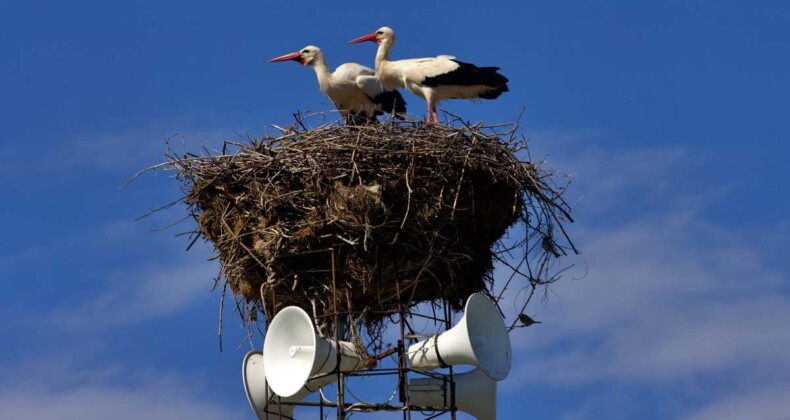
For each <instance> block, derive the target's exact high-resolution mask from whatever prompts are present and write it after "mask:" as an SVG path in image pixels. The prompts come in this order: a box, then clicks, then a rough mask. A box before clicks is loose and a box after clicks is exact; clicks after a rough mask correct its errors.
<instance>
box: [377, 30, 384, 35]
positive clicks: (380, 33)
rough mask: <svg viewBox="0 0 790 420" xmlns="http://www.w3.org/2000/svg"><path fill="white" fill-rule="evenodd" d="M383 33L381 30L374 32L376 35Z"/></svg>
mask: <svg viewBox="0 0 790 420" xmlns="http://www.w3.org/2000/svg"><path fill="white" fill-rule="evenodd" d="M383 34H384V32H381V31H378V32H376V35H383Z"/></svg>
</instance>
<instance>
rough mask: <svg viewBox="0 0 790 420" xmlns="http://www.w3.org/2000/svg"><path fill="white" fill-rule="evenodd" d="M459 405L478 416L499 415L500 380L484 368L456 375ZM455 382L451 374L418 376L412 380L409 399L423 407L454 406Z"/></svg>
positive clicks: (490, 417) (491, 417)
mask: <svg viewBox="0 0 790 420" xmlns="http://www.w3.org/2000/svg"><path fill="white" fill-rule="evenodd" d="M453 382H455V406H456V408H458V409H459V410H461V411H463V412H466V413H469V414H471V415H473V416H475V417H477V418H478V420H495V419H496V381H495V380H493V379H491V378H489V377H488V375H486V374H485V372H483V370H482V369H479V368H476V369H474V370H472V371H469V372H466V373H459V374H457V375H453ZM451 390H452V382H450V377H449V376H446V377H444V378H443V379H439V378H417V379H412V380H410V381H409V400H410V402H411V404H412V405H416V406H419V407H431V408H444V409H447V410H449V409H450V408H451V407H452V391H451Z"/></svg>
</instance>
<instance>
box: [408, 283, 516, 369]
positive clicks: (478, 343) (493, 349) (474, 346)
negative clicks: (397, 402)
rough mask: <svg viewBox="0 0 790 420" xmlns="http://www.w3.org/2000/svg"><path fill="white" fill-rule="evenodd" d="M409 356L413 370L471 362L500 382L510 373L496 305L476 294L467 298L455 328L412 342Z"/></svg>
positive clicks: (507, 346)
mask: <svg viewBox="0 0 790 420" xmlns="http://www.w3.org/2000/svg"><path fill="white" fill-rule="evenodd" d="M408 357H409V364H410V366H411V367H412V368H413V369H416V370H430V369H437V368H442V367H447V366H454V365H474V366H477V367H479V368H480V369H482V371H483V372H484V373H485V374H486V375H488V377H490V378H491V379H494V380H496V381H501V380H503V379H505V378H506V377H507V375H508V373H510V362H511V349H510V337H509V336H508V333H507V327H505V320H504V319H502V316H501V315H500V314H499V310H498V309H497V307H496V304H495V303H494V302H493V301H492V300H491V299H489V298H488V297H486V296H485V295H483V294H480V293H475V294H473V295H472V296H469V299H468V300H467V301H466V308H465V309H464V316H463V318H461V321H459V322H458V324H456V325H455V327H453V328H451V329H450V330H448V331H445V332H443V333H441V334H437V335H435V336H433V337H431V338H429V339H427V340H423V341H420V342H419V343H416V344H412V345H411V346H409V351H408Z"/></svg>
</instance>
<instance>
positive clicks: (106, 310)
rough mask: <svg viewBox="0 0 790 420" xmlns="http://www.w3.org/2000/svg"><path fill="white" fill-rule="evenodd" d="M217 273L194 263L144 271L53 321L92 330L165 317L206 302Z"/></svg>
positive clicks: (127, 276) (213, 268)
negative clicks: (203, 300) (202, 301)
mask: <svg viewBox="0 0 790 420" xmlns="http://www.w3.org/2000/svg"><path fill="white" fill-rule="evenodd" d="M216 273H217V267H216V265H214V263H209V262H202V263H198V262H195V261H188V262H182V263H181V264H180V265H175V266H172V267H167V268H157V267H150V268H145V269H141V270H139V271H136V272H133V273H127V274H125V275H123V276H121V278H120V279H115V280H116V281H114V282H113V285H112V286H111V287H109V288H108V289H106V290H105V291H104V292H102V293H100V294H99V295H98V296H96V297H94V298H93V299H91V300H90V301H88V302H84V303H82V304H80V305H77V306H72V307H68V308H64V309H62V310H60V311H58V312H56V313H55V314H54V315H53V316H52V318H51V319H52V322H53V323H54V324H55V325H57V326H59V327H66V328H72V329H92V328H102V327H110V326H120V325H128V324H133V323H137V322H140V321H145V320H148V319H154V318H159V317H166V316H169V315H173V314H175V313H178V312H181V311H183V310H185V309H187V308H189V307H190V306H191V305H193V304H195V303H197V302H198V301H200V300H202V299H205V298H207V297H208V296H209V295H210V293H211V286H212V285H213V283H212V278H213V277H214V276H216ZM214 297H215V296H212V298H214Z"/></svg>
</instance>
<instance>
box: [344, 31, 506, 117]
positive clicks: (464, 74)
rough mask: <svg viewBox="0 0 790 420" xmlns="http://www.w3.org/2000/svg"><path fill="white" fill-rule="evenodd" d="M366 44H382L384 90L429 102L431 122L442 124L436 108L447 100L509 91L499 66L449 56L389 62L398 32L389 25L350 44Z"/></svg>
mask: <svg viewBox="0 0 790 420" xmlns="http://www.w3.org/2000/svg"><path fill="white" fill-rule="evenodd" d="M363 41H373V42H375V43H377V44H379V48H378V51H377V52H376V77H378V79H379V81H380V82H381V84H382V85H383V86H384V88H386V89H394V88H398V87H403V88H406V89H407V90H408V91H409V92H411V93H413V94H415V95H417V96H420V97H422V98H424V99H425V100H426V101H427V102H428V121H431V120H433V121H434V122H439V116H438V115H437V114H436V106H437V105H438V104H439V102H440V101H443V100H445V99H473V100H474V99H496V98H498V97H499V95H501V94H502V92H507V91H508V87H507V82H508V80H507V78H506V77H505V76H503V75H501V74H499V73H497V70H499V67H477V66H475V65H474V64H469V63H462V62H460V61H456V60H455V57H452V56H447V55H440V56H438V57H435V58H434V57H431V58H412V59H408V60H397V61H390V59H389V53H390V50H391V49H392V47H393V46H394V45H395V31H393V30H392V29H390V28H388V27H386V26H385V27H383V28H380V29H379V30H377V31H376V32H373V33H371V34H368V35H364V36H361V37H359V38H356V39H354V40H352V41H351V43H352V44H356V43H359V42H363Z"/></svg>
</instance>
